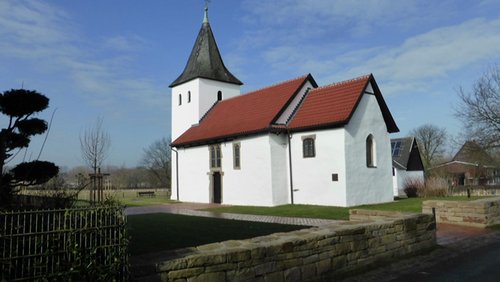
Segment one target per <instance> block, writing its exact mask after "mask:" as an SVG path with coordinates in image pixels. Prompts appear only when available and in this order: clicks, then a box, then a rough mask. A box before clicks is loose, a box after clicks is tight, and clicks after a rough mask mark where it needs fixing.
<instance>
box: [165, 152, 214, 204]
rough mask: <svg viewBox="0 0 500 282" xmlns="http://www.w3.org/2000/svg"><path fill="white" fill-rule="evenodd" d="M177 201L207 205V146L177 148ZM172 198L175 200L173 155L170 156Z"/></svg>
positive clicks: (208, 185)
mask: <svg viewBox="0 0 500 282" xmlns="http://www.w3.org/2000/svg"><path fill="white" fill-rule="evenodd" d="M178 152H179V200H180V201H183V202H197V203H209V202H210V195H211V190H210V189H211V188H210V176H209V175H208V174H207V172H208V171H209V163H208V158H209V152H208V147H207V146H200V147H191V148H186V149H183V148H179V149H178ZM172 160H173V162H172V172H173V174H172V196H171V199H174V200H175V199H177V193H176V184H177V183H176V179H175V153H173V154H172Z"/></svg>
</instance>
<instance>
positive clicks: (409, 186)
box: [403, 178, 424, 198]
mask: <svg viewBox="0 0 500 282" xmlns="http://www.w3.org/2000/svg"><path fill="white" fill-rule="evenodd" d="M403 187H404V191H405V193H406V196H407V197H408V198H415V197H417V196H418V191H420V190H422V188H423V187H424V182H423V181H422V180H420V179H417V178H407V179H406V180H405V183H404V186H403Z"/></svg>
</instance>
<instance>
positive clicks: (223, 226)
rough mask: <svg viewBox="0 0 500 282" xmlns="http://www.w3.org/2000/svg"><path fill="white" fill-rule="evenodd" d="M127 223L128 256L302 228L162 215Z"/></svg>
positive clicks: (130, 218) (300, 227)
mask: <svg viewBox="0 0 500 282" xmlns="http://www.w3.org/2000/svg"><path fill="white" fill-rule="evenodd" d="M127 220H128V224H127V225H128V231H129V234H130V236H131V240H130V253H131V255H139V254H145V253H150V252H157V251H165V250H173V249H178V248H185V247H192V246H198V245H203V244H208V243H214V242H220V241H224V240H231V239H234V240H238V239H248V238H252V237H257V236H262V235H267V234H272V233H276V232H287V231H292V230H297V229H303V228H305V227H304V226H297V225H283V224H274V223H262V222H248V221H239V220H226V219H218V218H208V217H196V216H185V215H174V214H164V213H161V214H160V213H158V214H144V215H131V216H128V217H127Z"/></svg>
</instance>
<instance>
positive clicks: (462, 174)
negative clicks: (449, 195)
mask: <svg viewBox="0 0 500 282" xmlns="http://www.w3.org/2000/svg"><path fill="white" fill-rule="evenodd" d="M430 171H431V172H432V174H436V175H441V176H444V177H446V178H448V180H449V182H450V184H451V185H452V186H477V185H500V166H499V165H498V163H496V162H495V160H494V159H493V158H492V157H491V156H490V155H489V154H488V153H487V152H486V151H484V150H483V149H482V148H481V147H480V146H479V145H478V144H477V143H476V142H474V141H467V142H465V144H464V145H463V146H462V148H460V150H459V151H458V153H457V154H456V155H455V157H453V159H452V160H451V161H449V162H446V163H443V164H440V165H438V166H435V167H433V168H431V169H430Z"/></svg>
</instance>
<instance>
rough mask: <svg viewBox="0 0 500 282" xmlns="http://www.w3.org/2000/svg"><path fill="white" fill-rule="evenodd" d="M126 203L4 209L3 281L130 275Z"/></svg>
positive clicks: (0, 217)
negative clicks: (117, 204) (30, 209)
mask: <svg viewBox="0 0 500 282" xmlns="http://www.w3.org/2000/svg"><path fill="white" fill-rule="evenodd" d="M127 245H128V238H127V236H126V216H125V212H124V209H123V207H120V206H99V207H85V208H75V209H64V210H36V211H15V212H0V255H1V256H0V281H25V280H42V279H43V280H64V281H67V280H76V281H79V280H83V281H84V280H86V281H98V280H101V281H110V280H127V279H128V276H127V275H128V253H127Z"/></svg>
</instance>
